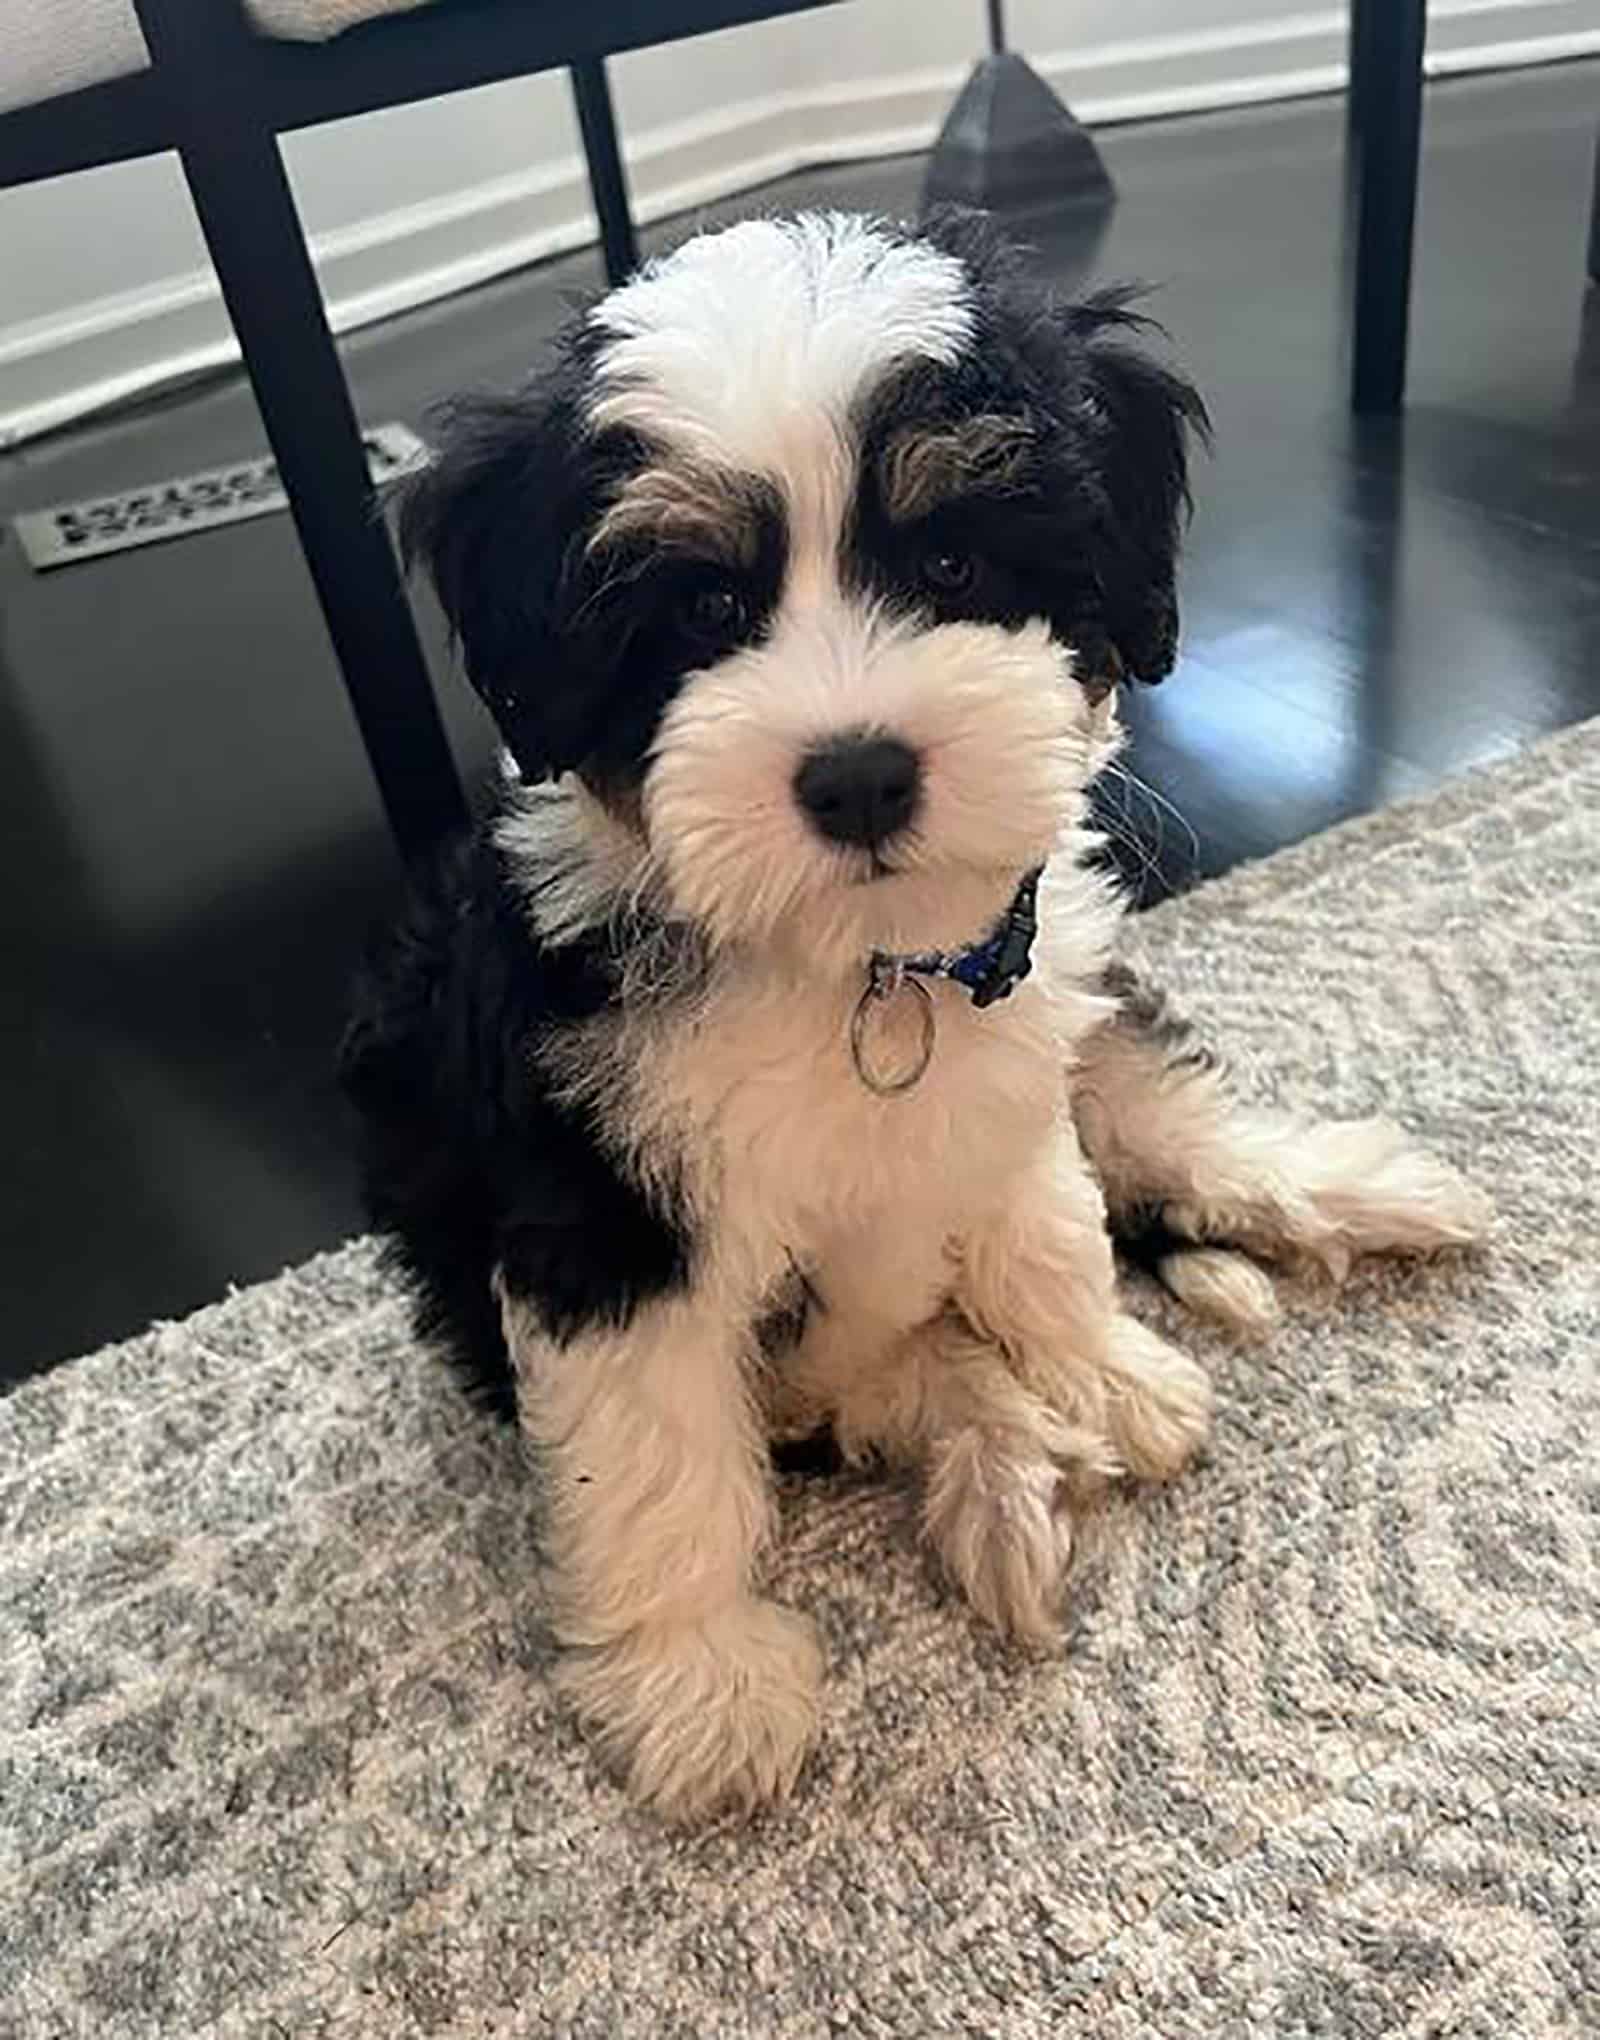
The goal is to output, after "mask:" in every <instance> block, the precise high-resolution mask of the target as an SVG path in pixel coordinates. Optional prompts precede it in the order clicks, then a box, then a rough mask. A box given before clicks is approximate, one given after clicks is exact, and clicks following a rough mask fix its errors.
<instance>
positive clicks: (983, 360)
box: [846, 214, 1209, 681]
mask: <svg viewBox="0 0 1600 2040" xmlns="http://www.w3.org/2000/svg"><path fill="white" fill-rule="evenodd" d="M927 231H928V237H929V238H930V239H932V240H933V241H934V242H935V243H936V244H937V245H939V246H941V247H944V248H945V249H947V251H948V252H950V253H952V254H955V255H956V256H958V257H959V258H960V260H961V261H962V262H963V263H964V264H965V266H966V268H967V270H968V273H969V276H970V278H971V282H972V288H973V291H974V295H975V300H976V310H977V323H978V334H977V340H976V344H975V345H974V346H973V348H972V349H971V350H970V352H969V353H968V355H967V356H966V357H965V359H964V360H962V361H961V362H960V363H958V364H956V365H955V366H954V367H950V368H946V367H942V366H939V365H936V364H932V363H922V364H918V365H917V366H915V367H914V368H912V369H910V370H908V371H907V372H906V373H905V374H903V375H901V376H899V377H897V378H896V379H895V380H894V381H893V382H892V383H891V384H890V385H889V386H888V387H887V388H886V389H884V390H882V391H880V392H878V393H877V394H876V395H875V397H874V398H873V399H872V401H871V402H870V404H869V405H868V408H867V410H866V413H865V415H864V417H863V418H862V420H861V421H860V424H861V436H862V462H861V483H860V489H859V493H858V496H857V499H856V504H855V511H854V516H853V519H852V526H851V529H850V531H849V533H848V535H847V539H846V566H847V571H848V572H849V573H850V575H851V577H852V578H854V579H855V580H856V581H857V582H858V583H860V584H862V585H864V586H866V587H868V588H870V589H871V590H872V591H873V592H875V593H877V594H880V595H884V596H887V597H888V598H889V599H890V600H891V601H893V602H895V603H897V604H899V605H901V606H903V607H906V608H910V609H913V610H915V611H916V612H918V613H919V614H923V615H927V616H930V617H931V618H932V619H933V620H935V621H937V622H952V621H957V620H964V619H970V620H973V621H979V622H989V623H1003V624H1008V625H1014V624H1018V623H1021V622H1023V621H1025V620H1026V619H1028V618H1030V617H1042V618H1043V619H1045V621H1046V622H1047V623H1048V624H1049V625H1050V627H1051V629H1052V631H1053V632H1054V634H1055V635H1056V637H1057V638H1058V639H1059V640H1060V641H1061V642H1062V643H1063V644H1067V645H1070V646H1071V647H1072V648H1073V649H1074V650H1075V651H1076V652H1077V654H1078V664H1079V672H1080V674H1081V675H1082V676H1083V677H1084V678H1085V679H1086V680H1089V679H1095V678H1100V677H1102V676H1107V675H1114V674H1115V673H1116V672H1118V671H1119V670H1121V671H1126V672H1127V673H1128V674H1130V675H1131V676H1132V677H1133V678H1135V679H1139V680H1148V681H1154V680H1160V679H1162V678H1164V677H1165V675H1166V674H1167V673H1169V672H1170V671H1171V669H1172V664H1173V660H1174V658H1175V656H1176V651H1177V637H1178V605H1177V588H1176V572H1177V554H1178V540H1179V532H1180V527H1181V524H1182V520H1183V517H1184V514H1185V512H1186V510H1187V507H1188V502H1189V492H1188V443H1189V440H1190V437H1191V436H1198V437H1200V438H1202V439H1204V438H1205V437H1206V436H1207V435H1208V432H1209V424H1208V421H1207V417H1206V411H1205V406H1204V404H1203V402H1202V401H1201V398H1200V396H1199V393H1198V392H1197V391H1196V390H1195V389H1194V388H1193V387H1192V386H1191V385H1190V384H1189V383H1187V382H1185V381H1184V380H1183V379H1182V377H1180V376H1179V375H1177V374H1176V373H1174V371H1173V370H1171V369H1170V368H1168V367H1166V366H1164V365H1163V364H1162V363H1160V362H1159V361H1156V360H1155V359H1153V358H1152V357H1151V356H1149V355H1148V354H1145V353H1142V352H1139V351H1137V349H1136V348H1135V347H1134V346H1132V345H1130V344H1129V343H1130V342H1131V341H1133V340H1134V339H1136V338H1137V337H1138V336H1139V335H1141V334H1143V333H1147V332H1149V331H1152V330H1153V328H1152V325H1151V322H1150V321H1149V320H1148V319H1145V318H1143V317H1142V316H1141V315H1140V314H1139V313H1138V312H1136V311H1135V310H1134V309H1133V301H1134V299H1135V298H1136V296H1137V295H1138V293H1137V292H1136V291H1135V290H1133V289H1131V288H1119V289H1110V290H1103V291H1100V292H1098V293H1096V294H1095V295H1093V296H1091V297H1088V298H1085V299H1083V300H1081V301H1078V302H1076V303H1068V304H1058V303H1056V302H1054V301H1053V300H1051V299H1050V298H1049V297H1048V296H1047V295H1046V294H1045V293H1044V292H1043V291H1042V290H1041V289H1040V288H1039V287H1038V286H1037V285H1036V284H1035V283H1034V282H1033V281H1032V280H1031V279H1030V278H1029V277H1028V276H1027V275H1026V274H1025V272H1024V270H1023V268H1022V266H1021V264H1020V261H1019V259H1018V258H1017V256H1016V254H1015V253H1014V251H1012V250H1011V249H1009V248H1008V247H1007V246H1006V245H1005V244H1004V243H1003V242H1002V241H1000V240H999V239H998V237H997V236H996V234H995V232H994V230H993V228H992V227H991V226H990V225H989V224H988V223H987V222H986V221H985V220H983V219H982V218H981V217H979V216H976V215H963V214H955V215H946V216H944V217H943V218H940V219H936V220H935V221H934V222H932V223H931V224H930V226H929V228H928V230H927ZM980 416H991V417H1000V418H1008V419H1014V420H1015V421H1016V422H1017V424H1018V427H1019V429H1022V430H1024V431H1025V432H1026V455H1025V457H1024V458H1023V459H1021V460H1020V461H1018V462H1017V463H1015V464H1014V465H1011V464H1008V465H1007V467H1006V468H1005V470H1004V479H1003V483H1002V484H1001V485H999V486H992V485H991V486H986V485H984V484H983V482H982V480H981V478H980V479H979V482H978V485H977V486H975V488H974V490H973V491H972V493H970V494H968V495H965V496H962V495H959V494H958V495H955V496H952V497H951V498H950V499H948V500H946V501H944V502H941V503H939V504H937V505H935V506H933V507H932V508H931V509H930V510H929V511H928V512H927V514H926V515H923V516H917V517H913V518H911V519H909V520H907V521H904V522H898V523H897V522H896V521H895V520H894V519H893V518H892V517H891V516H890V515H889V513H888V508H887V506H886V504H885V502H884V500H883V494H882V488H881V463H882V460H883V456H884V453H885V451H886V449H887V448H888V447H889V446H890V445H891V443H892V442H894V441H895V440H896V439H897V438H898V437H899V436H901V435H903V434H906V433H915V432H917V431H937V430H939V429H941V428H948V427H950V426H953V425H957V424H959V423H960V422H961V421H962V420H966V419H971V418H975V417H980ZM952 560H956V561H961V562H964V563H965V565H966V568H967V570H968V574H969V578H968V579H967V580H966V581H965V582H964V584H963V585H961V586H959V587H952V586H951V585H950V575H949V573H948V572H947V571H944V570H942V569H941V566H940V563H948V562H950V561H952Z"/></svg>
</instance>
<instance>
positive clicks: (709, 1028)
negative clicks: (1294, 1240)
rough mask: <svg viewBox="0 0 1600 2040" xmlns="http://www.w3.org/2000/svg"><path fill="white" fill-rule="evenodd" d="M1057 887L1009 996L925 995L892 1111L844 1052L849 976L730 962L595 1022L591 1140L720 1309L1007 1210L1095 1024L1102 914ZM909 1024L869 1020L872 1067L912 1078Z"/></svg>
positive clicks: (588, 1051) (902, 1019)
mask: <svg viewBox="0 0 1600 2040" xmlns="http://www.w3.org/2000/svg"><path fill="white" fill-rule="evenodd" d="M1053 890H1054V907H1055V910H1056V925H1055V927H1054V928H1053V929H1052V930H1051V931H1050V932H1049V934H1048V936H1047V937H1046V938H1045V939H1044V940H1043V941H1042V942H1041V944H1040V949H1039V951H1038V952H1037V954H1036V964H1035V970H1034V974H1033V975H1032V977H1030V978H1029V979H1028V980H1027V981H1026V982H1025V983H1024V984H1023V985H1022V986H1020V987H1019V988H1018V990H1017V991H1016V992H1015V993H1014V994H1013V995H1012V996H1011V998H1010V999H1008V1000H1006V1001H1005V1002H1003V1003H1001V1004H997V1005H994V1006H991V1007H989V1008H986V1009H984V1010H981V1011H980V1010H979V1009H978V1008H976V1007H974V1006H973V1004H972V1002H971V1000H970V998H969V997H968V995H967V994H966V992H965V991H963V990H962V989H961V988H960V987H958V986H955V985H952V984H949V983H946V982H936V983H933V984H932V985H930V986H929V990H928V995H929V998H930V999H931V1002H932V1004H931V1017H932V1021H933V1039H932V1053H931V1056H930V1057H929V1060H928V1064H927V1067H926V1069H925V1070H924V1071H923V1073H922V1076H921V1077H920V1079H919V1080H918V1081H917V1082H916V1083H915V1084H913V1085H911V1086H910V1087H909V1088H907V1089H905V1090H903V1091H900V1092H897V1093H895V1094H894V1095H891V1096H882V1095H879V1094H877V1093H875V1092H874V1091H873V1090H872V1089H871V1088H870V1087H869V1086H868V1085H867V1083H865V1082H864V1081H863V1078H862V1075H861V1073H860V1071H859V1070H858V1069H857V1067H856V1064H855V1060H854V1057H853V1054H852V1049H851V1019H852V1015H853V1013H854V1011H855V1008H856V1005H857V1002H858V1001H859V999H860V997H861V992H862V986H863V984H864V982H865V979H864V976H863V980H862V982H861V983H860V984H844V985H841V984H840V983H839V982H838V981H837V980H836V979H819V980H818V981H817V982H814V983H809V982H807V981H806V980H805V979H804V978H803V977H797V976H796V975H795V974H794V973H793V971H792V969H783V968H780V967H778V966H777V965H775V964H772V963H763V962H757V961H752V960H750V959H728V960H725V961H724V963H723V964H722V965H721V966H719V967H718V968H717V969H716V970H715V971H714V973H713V975H712V978H711V981H710V983H709V984H708V985H707V986H706V987H705V989H704V990H703V991H702V992H701V993H700V994H699V995H697V996H695V997H694V998H692V999H688V1000H685V1001H682V1002H671V1001H668V1002H665V1003H664V1004H663V1005H662V1007H661V1008H660V1009H659V1010H657V1011H654V1012H651V1011H648V1010H646V1011H644V1012H640V1011H637V1010H624V1011H621V1012H613V1013H611V1014H609V1015H607V1016H605V1017H604V1018H602V1019H601V1020H599V1021H597V1022H596V1023H594V1029H593V1031H592V1032H591V1033H590V1034H589V1037H588V1040H587V1043H586V1046H585V1058H584V1059H585V1061H586V1063H587V1065H588V1072H589V1075H590V1077H591V1079H592V1077H593V1074H594V1072H595V1070H596V1068H597V1067H602V1066H603V1067H606V1068H608V1069H609V1072H610V1080H609V1082H608V1083H607V1085H606V1087H605V1090H604V1093H603V1095H601V1096H600V1097H599V1098H598V1100H597V1103H598V1109H599V1115H600V1118H601V1122H602V1125H603V1127H604V1129H605V1132H606V1134H607V1136H608V1137H609V1139H610V1141H611V1142H612V1143H614V1145H615V1147H616V1149H617V1150H618V1151H619V1152H620V1153H622V1154H623V1155H624V1156H625V1157H626V1158H627V1162H628V1165H629V1167H630V1170H631V1172H632V1173H634V1174H635V1175H636V1177H637V1179H638V1180H640V1181H641V1182H642V1183H643V1185H644V1186H645V1188H646V1189H647V1191H654V1192H656V1193H658V1194H659V1195H660V1196H662V1197H663V1198H666V1197H668V1196H671V1197H673V1198H674V1199H676V1200H678V1201H679V1202H680V1203H681V1204H683V1205H686V1206H687V1209H688V1212H689V1214H690V1218H691V1224H692V1227H693V1229H694V1231H695V1233H696V1235H697V1245H698V1248H699V1250H700V1252H701V1254H702V1255H703V1256H704V1257H705V1259H706V1262H707V1264H708V1272H714V1276H715V1279H716V1280H717V1281H718V1284H719V1286H724V1285H725V1286H726V1289H727V1291H728V1293H729V1300H730V1302H733V1301H734V1299H735V1298H737V1299H738V1303H739V1305H740V1306H741V1307H744V1306H753V1305H755V1304H756V1303H758V1301H759V1299H760V1298H761V1297H762V1296H763V1295H764V1294H766V1293H768V1292H769V1291H770V1288H771V1286H772V1284H773V1282H774V1280H775V1279H776V1278H777V1277H778V1276H779V1275H780V1274H781V1273H782V1271H784V1270H785V1269H788V1268H792V1267H794V1266H796V1265H799V1266H801V1267H804V1268H806V1269H808V1270H810V1271H815V1272H818V1273H821V1274H823V1275H825V1273H826V1268H827V1264H828V1261H829V1259H830V1256H831V1254H832V1253H833V1251H834V1249H835V1248H836V1246H837V1245H838V1244H839V1243H841V1242H843V1243H848V1244H849V1245H851V1246H852V1247H854V1246H856V1245H858V1244H859V1241H860V1239H861V1238H862V1237H863V1236H865V1235H872V1236H877V1237H882V1236H885V1235H888V1234H893V1235H895V1236H898V1237H900V1238H902V1239H905V1238H908V1237H909V1236H912V1235H920V1236H922V1237H924V1238H926V1239H928V1240H929V1241H931V1242H939V1243H942V1242H944V1241H946V1240H949V1239H951V1238H953V1237H955V1236H958V1235H959V1234H960V1233H961V1232H962V1231H963V1229H964V1228H965V1227H966V1226H967V1225H968V1224H970V1223H971V1222H972V1220H973V1219H974V1218H976V1217H977V1216H979V1215H981V1214H984V1213H986V1212H991V1211H993V1210H994V1209H995V1208H996V1207H997V1206H998V1205H1000V1204H1001V1203H1002V1202H1003V1201H1004V1199H1005V1197H1006V1195H1007V1191H1008V1185H1009V1184H1010V1183H1011V1182H1012V1180H1013V1179H1014V1178H1015V1177H1016V1176H1017V1175H1018V1174H1019V1173H1020V1172H1021V1171H1022V1170H1023V1169H1025V1168H1026V1166H1027V1164H1028V1162H1029V1161H1030V1159H1031V1158H1032V1157H1033V1156H1034V1155H1035V1154H1036V1153H1037V1152H1038V1150H1039V1149H1040V1148H1041V1146H1043V1145H1044V1144H1045V1143H1046V1142H1047V1141H1049V1140H1050V1139H1051V1138H1052V1137H1053V1135H1054V1134H1055V1131H1056V1129H1057V1127H1058V1126H1059V1124H1060V1123H1061V1121H1062V1119H1063V1118H1064V1117H1065V1115H1066V1113H1067V1109H1068V1089H1067V1085H1068V1071H1069V1067H1070V1061H1071V1053H1072V1045H1073V1043H1074V1041H1075V1040H1076V1039H1077V1038H1078V1037H1079V1036H1080V1035H1081V1034H1082V1033H1083V1032H1084V1030H1085V1029H1086V1028H1088V1027H1090V1026H1092V1025H1094V1024H1095V1023H1096V1022H1097V1021H1098V1019H1099V1018H1100V1017H1101V1014H1102V1011H1103V1008H1102V1005H1101V1002H1100V1001H1099V999H1098V998H1097V997H1096V995H1095V991H1094V989H1093V988H1094V987H1095V986H1096V985H1097V984H1098V981H1099V978H1100V975H1101V972H1102V971H1103V968H1104V963H1105V957H1106V954H1107V952H1108V948H1109V943H1110V937H1111V930H1112V927H1113V925H1114V921H1115V910H1114V907H1113V906H1112V904H1111V902H1110V901H1109V899H1108V898H1106V897H1104V896H1103V895H1102V894H1101V893H1100V892H1099V890H1098V888H1097V887H1096V886H1095V885H1094V884H1092V883H1091V884H1087V885H1086V884H1084V883H1083V874H1081V873H1079V872H1077V871H1075V870H1070V869H1069V870H1068V871H1066V872H1064V873H1063V874H1062V876H1061V880H1060V882H1059V883H1058V884H1057V885H1056V886H1055V887H1054V889H1053ZM1051 891H1052V889H1051V888H1050V887H1048V886H1047V889H1046V899H1047V901H1048V900H1050V898H1051ZM923 1010H924V1009H923V1004H922V998H921V995H920V994H919V993H918V992H916V991H914V990H912V989H910V988H902V989H901V990H900V991H899V992H897V993H895V994H894V995H892V996H891V997H890V998H889V999H888V1000H886V1001H884V1002H882V1003H881V1004H874V1006H873V1007H872V1009H871V1011H870V1012H869V1014H868V1016H867V1021H866V1047H867V1049H868V1051H869V1052H870V1053H871V1055H872V1057H873V1061H874V1063H875V1065H876V1066H877V1067H879V1068H881V1069H884V1070H887V1071H903V1070H905V1069H907V1068H909V1067H911V1066H913V1065H914V1063H915V1062H916V1060H917V1059H918V1054H919V1045H920V1041H921V1029H922V1026H923Z"/></svg>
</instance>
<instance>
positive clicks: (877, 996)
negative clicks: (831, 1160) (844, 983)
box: [850, 975, 938, 1098]
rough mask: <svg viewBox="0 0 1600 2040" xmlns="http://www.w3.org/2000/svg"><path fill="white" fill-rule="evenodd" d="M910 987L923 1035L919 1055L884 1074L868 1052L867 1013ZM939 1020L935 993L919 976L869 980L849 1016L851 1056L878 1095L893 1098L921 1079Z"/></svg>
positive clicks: (918, 1044)
mask: <svg viewBox="0 0 1600 2040" xmlns="http://www.w3.org/2000/svg"><path fill="white" fill-rule="evenodd" d="M899 991H907V992H912V993H914V994H915V995H916V998H917V1000H918V1002H919V1004H918V1017H919V1019H920V1021H921V1032H920V1038H919V1040H918V1043H917V1057H916V1060H915V1062H913V1063H912V1064H911V1066H910V1067H909V1068H908V1069H905V1070H902V1071H901V1072H900V1073H899V1074H898V1075H894V1076H884V1075H881V1074H880V1073H879V1072H878V1071H877V1070H875V1069H874V1068H873V1066H872V1064H871V1062H870V1060H869V1058H868V1055H867V1016H868V1014H869V1013H870V1012H871V1011H872V1009H873V1008H874V1007H875V1006H885V1005H887V1004H888V1003H889V1001H890V1000H891V999H892V998H893V997H894V995H895V993H896V992H899ZM937 1031H938V1021H937V1019H936V1018H935V1015H934V1006H933V994H932V992H930V991H929V990H928V987H927V986H926V985H925V984H924V983H923V982H922V980H921V979H920V978H916V977H910V976H906V975H900V976H898V977H897V978H896V979H895V980H894V981H893V982H892V983H890V984H888V985H883V984H880V983H878V982H876V981H875V980H869V981H868V983H867V985H866V986H865V988H864V989H863V991H862V994H861V996H860V998H859V999H857V1001H856V1009H855V1011H854V1013H852V1014H851V1016H850V1060H851V1061H852V1062H853V1063H854V1064H855V1066H856V1075H857V1076H858V1077H859V1078H860V1079H861V1081H862V1083H864V1084H865V1085H866V1087H867V1089H868V1090H869V1091H871V1092H872V1093H873V1095H874V1096H875V1097H879V1098H893V1097H897V1096H898V1095H899V1093H900V1092H902V1091H909V1090H911V1089H912V1087H913V1086H914V1085H916V1084H918V1083H920V1082H921V1081H922V1076H923V1073H924V1072H925V1071H926V1069H927V1067H928V1065H929V1063H930V1062H932V1061H933V1043H934V1036H935V1034H936V1033H937Z"/></svg>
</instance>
